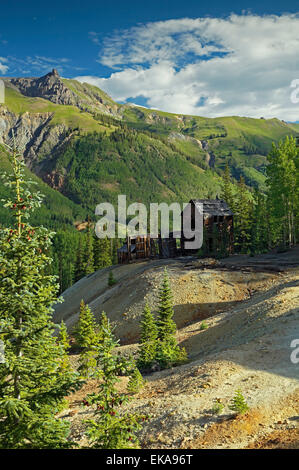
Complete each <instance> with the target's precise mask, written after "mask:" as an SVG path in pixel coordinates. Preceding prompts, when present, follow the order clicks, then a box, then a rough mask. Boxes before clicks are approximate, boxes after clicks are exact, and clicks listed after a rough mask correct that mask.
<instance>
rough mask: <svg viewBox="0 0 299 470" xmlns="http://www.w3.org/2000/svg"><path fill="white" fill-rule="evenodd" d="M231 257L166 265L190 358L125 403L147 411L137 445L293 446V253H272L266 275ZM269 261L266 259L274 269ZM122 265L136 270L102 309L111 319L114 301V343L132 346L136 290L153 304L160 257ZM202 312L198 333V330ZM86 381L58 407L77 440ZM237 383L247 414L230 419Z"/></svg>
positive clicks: (296, 416) (296, 430)
mask: <svg viewBox="0 0 299 470" xmlns="http://www.w3.org/2000/svg"><path fill="white" fill-rule="evenodd" d="M233 258H234V257H233ZM233 258H231V259H230V260H225V262H224V261H223V262H222V264H220V265H217V266H214V267H212V266H211V265H210V266H209V267H208V268H206V269H204V268H203V266H202V265H201V266H200V264H199V263H198V261H193V262H191V261H190V260H180V261H173V262H171V263H169V264H168V269H169V273H170V275H171V282H172V286H173V289H174V297H175V311H176V320H177V321H178V323H179V331H178V339H179V341H180V344H181V345H183V346H185V347H186V349H187V351H188V354H189V359H190V361H189V362H188V363H187V364H185V365H183V366H180V367H176V368H173V369H170V370H165V371H160V372H155V373H153V374H150V375H148V376H147V385H146V386H145V388H144V389H143V390H142V391H141V392H140V393H139V395H137V396H136V397H135V398H134V401H133V403H130V409H132V408H133V409H135V410H139V411H142V412H147V413H149V414H150V415H151V419H150V421H149V422H148V423H147V424H146V425H145V427H144V428H143V431H141V433H140V438H141V443H142V446H143V447H145V448H244V447H249V448H260V447H271V448H272V447H288V448H299V364H293V363H292V362H291V360H290V355H291V352H292V349H291V348H290V343H291V341H292V340H294V339H297V338H298V339H299V263H298V261H299V258H298V250H293V251H292V252H291V253H290V252H289V253H287V254H285V256H284V255H283V254H282V255H279V256H278V258H279V259H281V258H283V263H284V265H283V264H279V263H278V265H277V266H278V267H279V266H280V267H282V266H283V269H282V270H281V272H274V271H273V270H272V271H271V270H270V271H271V272H269V270H267V263H265V258H263V257H259V258H257V259H256V265H258V263H259V262H260V265H259V266H260V267H261V266H263V271H264V272H262V270H259V269H257V271H258V272H255V271H254V270H252V269H251V268H252V266H251V267H250V266H249V263H251V262H252V260H253V258H246V257H243V262H241V261H240V259H239V261H238V266H237V268H236V269H235V268H231V269H232V270H230V269H229V267H228V264H229V263H230V262H231V263H232V264H233V266H235V265H236V264H237V263H236V261H235V260H233ZM236 258H237V257H236ZM288 260H289V262H288ZM233 261H234V262H233ZM275 262H276V261H275V260H274V259H272V262H271V266H272V268H273V266H275ZM224 264H225V265H226V267H224ZM296 264H297V266H296ZM121 268H123V267H121ZM121 268H118V269H121ZM139 269H140V271H139ZM127 270H128V271H129V270H132V271H131V272H132V273H133V272H134V270H137V272H138V276H137V275H136V271H135V272H134V276H133V278H130V276H128V277H127V282H128V283H129V285H126V286H123V289H125V290H124V292H121V289H122V288H121V287H120V286H118V287H119V290H118V291H114V292H115V294H114V296H113V299H111V300H110V303H109V304H108V302H109V301H107V302H106V303H104V305H105V304H108V305H109V307H110V306H111V307H110V308H111V311H109V310H108V309H106V306H105V310H107V311H108V313H109V314H110V315H112V317H113V319H114V316H113V315H115V313H113V309H112V306H113V302H115V305H118V308H119V311H120V312H121V314H120V317H119V318H118V321H119V323H120V324H121V325H122V326H121V327H120V326H119V329H121V328H122V329H123V330H124V329H125V331H123V340H124V343H127V345H124V346H121V347H120V349H121V350H123V351H130V352H133V353H134V352H135V351H136V349H137V345H136V344H134V343H132V338H134V336H135V332H136V334H138V331H137V327H136V320H137V318H138V315H139V312H138V309H139V308H140V306H141V305H142V303H143V302H144V297H146V298H147V299H148V300H149V301H150V303H153V302H154V300H155V296H156V289H157V285H158V281H159V278H160V277H161V275H162V271H163V264H162V265H160V264H159V263H157V264H156V265H155V266H153V265H152V266H150V267H148V268H147V269H144V265H139V266H135V267H134V266H133V265H130V266H127ZM128 271H127V272H126V275H128ZM115 272H116V273H117V272H119V271H117V270H115ZM122 275H124V273H123V274H122ZM106 276H107V274H106ZM115 277H116V276H115ZM120 277H121V274H120ZM102 282H103V281H102ZM103 284H104V282H103ZM134 285H135V291H133V286H134ZM142 286H143V287H142ZM112 291H113V289H111V290H110V292H112ZM106 292H107V290H106ZM136 292H137V293H136ZM123 298H124V299H125V301H126V302H127V303H126V304H125V305H124V306H123V308H121V307H122V306H120V305H119V304H117V302H119V301H121V299H123ZM97 299H98V298H95V300H94V302H95V303H94V305H97V304H96V302H97ZM130 299H132V302H130ZM91 305H92V303H91ZM100 308H101V309H102V308H103V305H101V307H100ZM123 313H126V316H125V317H123ZM128 317H129V319H131V321H130V322H128ZM69 318H72V317H71V316H70V317H69ZM203 318H205V322H206V324H207V326H208V328H207V329H205V330H202V329H201V324H202V319H203ZM127 322H128V323H127ZM126 332H128V333H129V335H128V337H126ZM128 343H130V344H128ZM123 381H125V379H123ZM93 388H94V384H92V383H90V384H88V385H87V386H86V389H85V390H83V391H81V392H79V393H77V394H75V395H74V396H72V397H70V410H69V411H67V412H66V414H68V413H69V419H70V420H71V421H72V429H73V437H74V438H75V439H77V440H78V441H81V439H82V436H83V430H84V429H83V425H82V418H85V417H86V415H87V414H88V412H87V411H86V410H83V408H82V407H81V406H80V403H81V400H82V398H83V396H84V394H85V393H86V392H87V391H89V392H90V391H91V390H93ZM237 389H240V390H241V391H242V393H243V395H244V396H245V398H246V400H247V402H248V404H249V406H250V411H249V412H248V413H247V414H246V415H244V416H240V417H237V418H235V419H231V418H232V412H231V411H230V410H229V408H228V405H229V402H230V399H231V398H232V396H233V395H234V393H235V391H236V390H237ZM216 398H218V399H220V400H221V402H222V403H223V405H224V406H225V408H224V410H223V412H222V414H221V415H220V416H216V415H215V414H213V413H212V410H211V409H212V407H213V404H214V400H215V399H216Z"/></svg>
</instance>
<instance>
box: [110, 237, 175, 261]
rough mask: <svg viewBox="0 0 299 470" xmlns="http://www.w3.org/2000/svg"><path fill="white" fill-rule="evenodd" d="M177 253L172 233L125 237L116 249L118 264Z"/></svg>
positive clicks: (171, 256)
mask: <svg viewBox="0 0 299 470" xmlns="http://www.w3.org/2000/svg"><path fill="white" fill-rule="evenodd" d="M179 254H180V252H179V249H178V247H177V239H176V238H174V235H173V233H170V234H169V237H168V238H162V237H161V234H159V235H158V237H157V236H152V235H140V236H137V237H127V238H126V243H125V244H124V245H123V246H122V247H121V248H119V249H118V250H117V256H118V262H119V264H123V263H129V262H131V261H136V260H138V259H155V258H175V257H176V256H178V255H179Z"/></svg>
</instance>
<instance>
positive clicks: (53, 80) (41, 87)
mask: <svg viewBox="0 0 299 470" xmlns="http://www.w3.org/2000/svg"><path fill="white" fill-rule="evenodd" d="M9 81H10V83H11V84H12V85H14V86H15V87H16V88H17V89H18V90H19V91H20V92H21V93H22V94H23V95H25V96H31V97H39V98H44V99H46V100H49V101H52V103H56V104H64V105H76V104H77V100H76V95H75V94H74V93H73V92H72V91H71V90H69V88H67V87H66V86H65V85H64V83H63V81H62V79H61V78H60V76H59V74H58V72H57V70H56V69H53V70H52V72H50V73H48V74H47V75H44V76H43V77H40V78H11V79H9Z"/></svg>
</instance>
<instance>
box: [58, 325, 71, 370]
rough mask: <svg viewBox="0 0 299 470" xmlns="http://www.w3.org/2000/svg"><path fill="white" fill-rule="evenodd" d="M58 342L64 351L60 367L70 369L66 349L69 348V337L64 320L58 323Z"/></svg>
mask: <svg viewBox="0 0 299 470" xmlns="http://www.w3.org/2000/svg"><path fill="white" fill-rule="evenodd" d="M58 343H59V344H60V346H62V348H63V351H64V357H63V359H62V369H63V370H64V369H70V368H71V365H70V360H69V356H68V351H69V350H70V348H71V343H70V338H69V335H68V332H67V327H66V324H65V323H64V321H62V322H61V324H60V329H59V334H58Z"/></svg>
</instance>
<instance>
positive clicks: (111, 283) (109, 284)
mask: <svg viewBox="0 0 299 470" xmlns="http://www.w3.org/2000/svg"><path fill="white" fill-rule="evenodd" d="M116 282H117V281H116V279H114V276H113V272H112V271H110V273H109V277H108V286H109V287H111V286H114V284H116Z"/></svg>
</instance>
